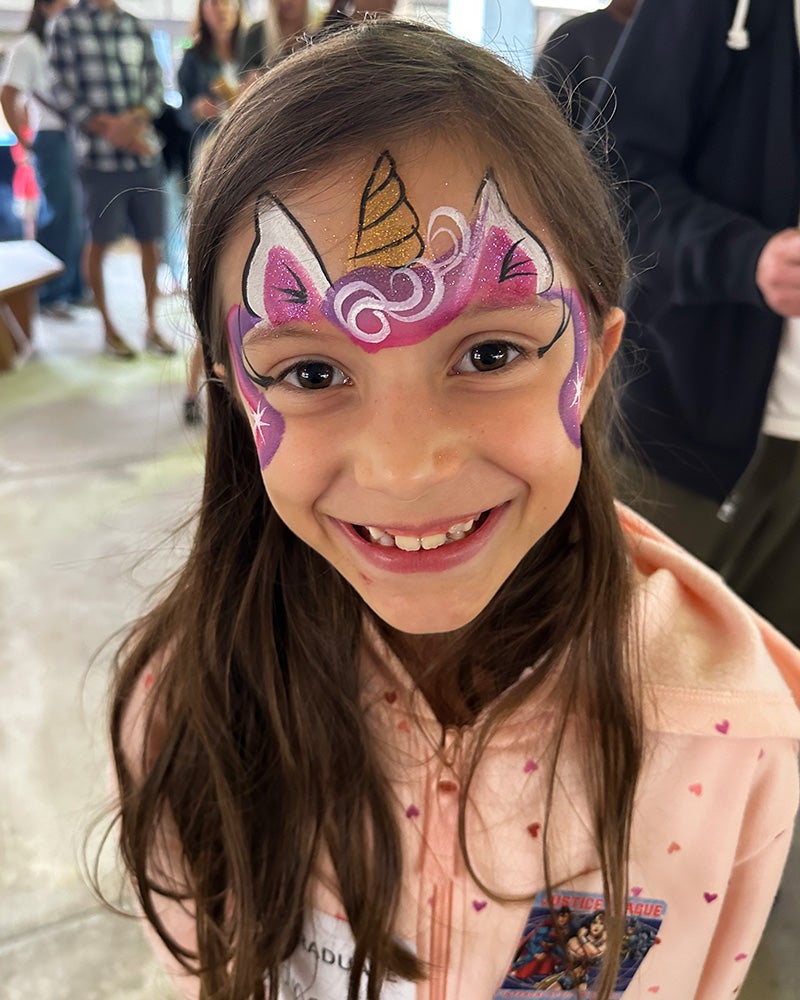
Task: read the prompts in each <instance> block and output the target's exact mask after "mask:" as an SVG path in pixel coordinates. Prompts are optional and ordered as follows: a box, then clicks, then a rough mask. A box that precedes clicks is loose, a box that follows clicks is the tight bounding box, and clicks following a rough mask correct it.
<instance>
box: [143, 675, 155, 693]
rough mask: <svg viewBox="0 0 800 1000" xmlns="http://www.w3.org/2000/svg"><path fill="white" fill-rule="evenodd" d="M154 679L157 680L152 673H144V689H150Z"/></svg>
mask: <svg viewBox="0 0 800 1000" xmlns="http://www.w3.org/2000/svg"><path fill="white" fill-rule="evenodd" d="M154 681H155V677H153V675H152V674H145V675H144V689H145V691H148V690H149V689H150V688H151V687H152V686H153V682H154Z"/></svg>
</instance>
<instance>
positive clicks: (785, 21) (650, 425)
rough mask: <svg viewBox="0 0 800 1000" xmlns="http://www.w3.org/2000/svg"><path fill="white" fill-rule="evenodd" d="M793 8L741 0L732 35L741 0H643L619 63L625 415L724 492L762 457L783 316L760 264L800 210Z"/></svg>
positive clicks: (714, 491) (799, 93)
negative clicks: (628, 258) (627, 251)
mask: <svg viewBox="0 0 800 1000" xmlns="http://www.w3.org/2000/svg"><path fill="white" fill-rule="evenodd" d="M794 3H797V6H798V7H799V8H800V2H798V0H794V2H793V0H751V3H750V4H749V5H748V4H746V3H740V5H739V6H740V7H741V8H742V11H741V12H740V15H741V13H744V9H745V8H747V7H748V6H749V10H747V13H746V32H745V33H742V32H739V34H738V35H737V34H736V33H734V36H733V37H732V38H730V39H729V29H730V28H731V26H732V23H733V21H734V12H735V8H736V3H735V2H734V0H641V3H640V6H639V8H638V10H637V13H636V15H635V18H634V21H633V22H632V23H631V24H630V25H629V28H628V32H627V34H626V37H625V40H624V42H623V43H622V45H621V46H620V48H619V49H618V51H617V53H616V54H615V58H614V59H613V60H612V63H611V65H610V66H609V68H608V71H607V76H608V77H609V80H610V85H611V86H613V88H614V89H615V92H616V111H615V112H614V114H613V117H612V120H611V123H610V124H611V131H612V133H613V139H614V141H615V143H616V151H617V153H618V154H619V156H620V158H621V160H622V164H620V165H619V168H620V175H621V177H623V178H625V179H626V180H627V182H628V183H627V185H626V191H625V194H626V195H627V197H628V198H629V200H630V206H631V212H632V216H631V219H630V236H631V249H632V252H633V255H634V260H633V268H634V274H635V275H636V279H635V281H634V283H633V287H632V293H631V296H630V299H629V302H628V303H627V306H628V312H629V317H630V323H629V326H628V328H627V331H626V335H627V349H626V350H624V352H623V357H624V359H625V361H626V363H627V371H626V379H627V385H626V388H625V390H624V394H623V410H624V413H625V416H626V419H627V421H628V424H629V427H630V430H631V432H632V434H633V436H634V438H635V440H636V441H638V443H639V445H640V447H641V448H642V449H643V450H644V452H645V455H646V457H647V459H648V460H649V461H650V463H651V464H652V466H653V467H654V468H655V470H656V471H657V472H659V473H660V474H661V475H663V476H665V477H666V478H668V479H670V480H672V481H673V482H677V483H679V484H681V485H682V486H685V487H687V488H689V489H691V490H694V491H695V492H698V493H701V494H703V495H705V496H708V497H711V498H714V499H717V500H722V499H723V498H724V497H725V496H726V494H727V493H728V491H729V490H730V489H731V487H732V486H733V484H734V483H735V482H736V480H737V479H738V478H739V476H740V475H741V473H742V472H743V470H744V468H745V466H746V465H747V463H748V461H749V460H750V458H751V456H752V454H753V451H754V448H755V444H756V441H757V438H758V433H759V430H760V426H761V420H762V416H763V410H764V405H765V401H766V395H767V390H768V387H769V382H770V377H771V375H772V370H773V367H774V364H775V357H776V354H777V350H778V344H779V341H780V335H781V330H782V325H783V320H782V319H781V317H779V316H777V315H776V314H775V313H773V312H772V311H771V310H770V309H769V308H768V307H767V306H766V304H765V302H764V300H763V298H762V296H761V293H760V292H759V290H758V288H757V286H756V282H755V271H756V263H757V261H758V257H759V255H760V253H761V251H762V249H763V247H764V244H765V243H766V242H767V240H768V239H769V238H770V237H771V236H772V235H774V234H775V233H777V232H778V231H780V230H782V229H785V228H787V227H791V226H796V225H797V221H798V210H799V209H800V55H799V54H798V33H800V25H798V26H796V24H795V12H794ZM798 16H799V17H800V10H799V11H798ZM748 36H749V37H748ZM729 40H730V41H731V42H732V43H733V44H734V45H739V46H741V45H743V44H744V43H748V44H747V47H743V48H738V49H737V48H733V47H730V46H729V44H728V42H729ZM602 100H603V98H602V97H600V96H599V102H600V103H602Z"/></svg>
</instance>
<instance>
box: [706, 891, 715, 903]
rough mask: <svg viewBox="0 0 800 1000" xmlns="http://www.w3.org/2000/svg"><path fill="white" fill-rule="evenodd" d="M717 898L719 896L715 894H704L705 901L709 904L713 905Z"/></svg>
mask: <svg viewBox="0 0 800 1000" xmlns="http://www.w3.org/2000/svg"><path fill="white" fill-rule="evenodd" d="M716 898H717V894H716V893H715V892H704V893H703V899H704V900H705V901H706V902H707V903H713V902H714V900H715V899H716Z"/></svg>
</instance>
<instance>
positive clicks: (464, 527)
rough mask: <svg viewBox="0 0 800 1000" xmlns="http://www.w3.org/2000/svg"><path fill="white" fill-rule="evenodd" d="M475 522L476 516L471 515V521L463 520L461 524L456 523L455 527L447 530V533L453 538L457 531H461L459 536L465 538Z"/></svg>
mask: <svg viewBox="0 0 800 1000" xmlns="http://www.w3.org/2000/svg"><path fill="white" fill-rule="evenodd" d="M474 523H475V518H474V517H471V518H470V519H469V521H462V522H461V524H454V525H453V527H452V528H451V529H450V530H449V531H448V532H447V534H448V535H449V536H450V537H451V538H455V537H456V533H457V532H460V534H459V538H463V537H464V535H466V533H467V532H468V531H469V529H470V528H471V527H472V525H473V524H474Z"/></svg>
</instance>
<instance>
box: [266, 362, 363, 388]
mask: <svg viewBox="0 0 800 1000" xmlns="http://www.w3.org/2000/svg"><path fill="white" fill-rule="evenodd" d="M275 381H276V382H282V383H285V384H287V385H291V386H294V387H295V388H296V389H328V388H330V387H331V386H335V385H345V384H346V383H347V382H348V381H349V379H348V378H347V376H346V375H345V373H344V372H343V371H341V369H339V368H337V367H336V366H335V365H332V364H329V363H328V362H327V361H299V362H298V363H297V364H295V365H292V367H291V368H287V369H286V371H285V372H283V373H282V374H281V375H279V376H278V378H277V379H276V380H275Z"/></svg>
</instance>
